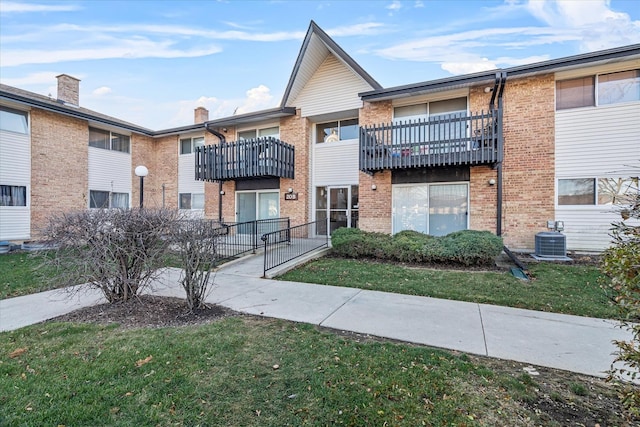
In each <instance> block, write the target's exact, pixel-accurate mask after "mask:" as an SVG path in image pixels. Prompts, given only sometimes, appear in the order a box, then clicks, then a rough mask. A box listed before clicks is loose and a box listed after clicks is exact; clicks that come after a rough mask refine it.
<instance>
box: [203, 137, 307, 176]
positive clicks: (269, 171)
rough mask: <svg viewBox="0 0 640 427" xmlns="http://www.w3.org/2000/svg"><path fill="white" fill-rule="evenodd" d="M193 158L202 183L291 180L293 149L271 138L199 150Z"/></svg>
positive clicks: (291, 146)
mask: <svg viewBox="0 0 640 427" xmlns="http://www.w3.org/2000/svg"><path fill="white" fill-rule="evenodd" d="M195 158H196V160H195V161H196V179H197V180H201V181H230V180H234V179H242V178H260V177H280V178H293V177H294V166H295V163H294V147H293V145H291V144H287V143H285V142H282V141H280V140H279V139H276V138H272V137H266V138H255V139H247V140H242V141H234V142H225V143H221V144H215V145H206V146H204V147H198V149H197V150H196V155H195Z"/></svg>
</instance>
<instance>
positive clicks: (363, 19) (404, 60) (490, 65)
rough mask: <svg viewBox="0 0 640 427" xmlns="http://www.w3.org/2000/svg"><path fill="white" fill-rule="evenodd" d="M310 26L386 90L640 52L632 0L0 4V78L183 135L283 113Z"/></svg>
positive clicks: (54, 0) (51, 0)
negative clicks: (198, 119) (205, 122)
mask: <svg viewBox="0 0 640 427" xmlns="http://www.w3.org/2000/svg"><path fill="white" fill-rule="evenodd" d="M311 20H314V21H315V22H316V23H317V24H318V25H319V26H320V27H321V28H322V29H324V30H325V31H326V32H327V33H328V34H329V35H330V36H331V37H332V38H333V39H334V40H335V41H336V42H337V43H338V44H339V45H340V46H341V47H342V48H343V49H345V51H346V52H347V53H348V54H349V55H351V56H352V57H353V58H354V59H355V60H356V62H358V63H359V64H360V65H361V66H362V67H364V69H365V70H367V71H368V72H369V74H371V75H372V76H373V78H375V79H376V80H377V81H378V82H379V83H380V84H382V85H383V86H384V87H389V86H396V85H402V84H407V83H415V82H420V81H425V80H431V79H435V78H441V77H446V76H451V75H454V74H464V73H470V72H474V71H481V70H488V69H494V68H497V67H509V66H513V65H520V64H527V63H531V62H537V61H544V60H547V59H553V58H558V57H563V56H569V55H574V54H579V53H584V52H591V51H595V50H600V49H606V48H610V47H615V46H623V45H628V44H634V43H640V8H639V7H638V3H637V1H636V0H610V1H609V0H563V1H553V0H531V1H527V0H505V1H479V0H472V1H455V0H454V1H452V0H449V1H437V0H418V1H397V0H391V1H390V0H386V1H376V0H373V1H372V0H368V1H342V0H331V1H300V0H298V1H280V0H273V1H243V0H228V1H213V0H200V1H161V0H155V1H150V0H149V1H133V0H128V1H107V0H91V1H73V0H48V1H44V0H41V1H34V2H32V1H19V0H18V1H5V0H0V81H1V82H2V83H3V84H8V85H11V86H16V87H19V88H22V89H26V90H30V91H33V92H36V93H40V94H43V95H49V94H51V95H53V96H55V95H56V79H55V76H56V75H58V74H61V73H66V74H69V75H72V76H74V77H76V78H79V79H81V80H82V82H81V84H80V104H81V105H82V106H83V107H86V108H90V109H93V110H96V111H99V112H101V113H104V114H109V115H112V116H114V117H117V118H120V119H123V120H127V121H130V122H133V123H136V124H139V125H141V126H145V127H148V128H151V129H166V128H170V127H175V126H182V125H187V124H190V123H192V122H193V109H194V108H195V107H197V106H204V107H206V108H208V109H209V111H210V118H211V119H214V118H218V117H224V116H228V115H231V114H233V112H234V111H237V112H238V113H244V112H249V111H255V110H259V109H264V108H270V107H275V106H277V105H278V104H279V103H280V100H281V98H282V94H283V92H284V89H285V87H286V85H287V82H288V79H289V77H290V74H291V70H292V67H293V64H294V62H295V60H296V57H297V55H298V52H299V50H300V46H301V42H302V39H303V38H304V35H305V33H306V31H307V28H308V27H309V22H310V21H311Z"/></svg>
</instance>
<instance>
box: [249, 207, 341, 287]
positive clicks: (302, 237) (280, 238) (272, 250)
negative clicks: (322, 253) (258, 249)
mask: <svg viewBox="0 0 640 427" xmlns="http://www.w3.org/2000/svg"><path fill="white" fill-rule="evenodd" d="M319 225H320V226H325V227H326V220H324V219H323V220H318V221H312V222H308V223H306V224H301V225H296V226H294V227H289V228H287V229H286V230H280V231H274V232H271V233H265V234H263V235H262V237H261V240H262V241H263V242H264V269H263V277H266V275H267V271H269V270H271V269H273V268H275V267H278V266H280V265H282V264H285V263H287V262H289V261H291V260H294V259H296V258H299V257H301V256H302V255H305V254H307V253H309V252H311V251H314V250H317V249H320V248H323V247H324V248H328V247H329V236H328V235H327V234H324V235H319V234H318V226H319Z"/></svg>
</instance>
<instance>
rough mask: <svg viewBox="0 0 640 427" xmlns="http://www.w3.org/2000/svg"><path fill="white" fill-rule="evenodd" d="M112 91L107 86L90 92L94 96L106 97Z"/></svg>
mask: <svg viewBox="0 0 640 427" xmlns="http://www.w3.org/2000/svg"><path fill="white" fill-rule="evenodd" d="M111 92H112V90H111V88H110V87H107V86H101V87H99V88H97V89H94V90H93V92H91V93H92V94H94V95H96V96H103V95H107V94H109V93H111Z"/></svg>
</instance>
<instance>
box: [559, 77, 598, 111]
mask: <svg viewBox="0 0 640 427" xmlns="http://www.w3.org/2000/svg"><path fill="white" fill-rule="evenodd" d="M593 105H595V96H594V77H593V76H589V77H581V78H579V79H571V80H561V81H557V82H556V110H564V109H566V108H578V107H591V106H593Z"/></svg>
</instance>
